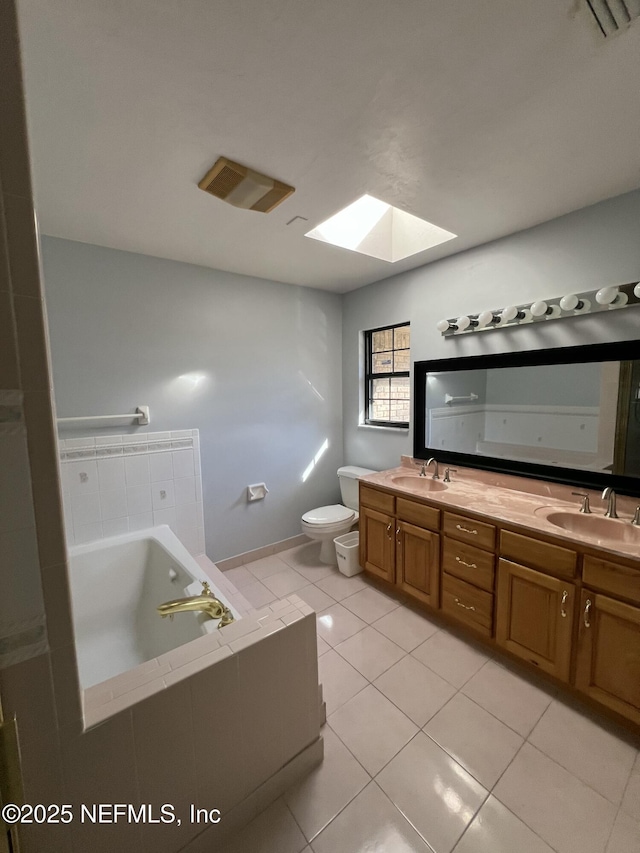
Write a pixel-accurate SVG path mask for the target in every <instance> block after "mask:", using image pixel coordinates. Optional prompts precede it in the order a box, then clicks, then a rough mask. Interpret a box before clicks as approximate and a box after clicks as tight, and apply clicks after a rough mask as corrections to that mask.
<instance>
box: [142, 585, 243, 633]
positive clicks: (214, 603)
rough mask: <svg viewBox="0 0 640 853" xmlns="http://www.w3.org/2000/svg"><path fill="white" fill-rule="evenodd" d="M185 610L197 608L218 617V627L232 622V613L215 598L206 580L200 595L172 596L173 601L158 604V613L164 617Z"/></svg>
mask: <svg viewBox="0 0 640 853" xmlns="http://www.w3.org/2000/svg"><path fill="white" fill-rule="evenodd" d="M187 610H191V611H193V610H197V611H201V612H202V613H206V614H207V616H209V618H210V619H219V620H220V622H219V623H218V628H223V627H224V626H225V625H229V624H230V623H231V622H233V613H232V612H231V611H230V610H229V608H228V607H225V605H224V604H223V603H222V602H221V601H220V599H219V598H216V597H215V595H214V594H213V593H212V592H211V588H210V587H209V584H208V583H207V582H206V581H203V583H202V592H201V593H200V595H192V596H190V597H189V598H174V599H173V601H165V602H164V604H160V605H159V606H158V613H159V614H160V615H161V616H162V618H163V619H164V617H165V616H169V618H171V619H173V615H174V613H182V612H184V611H187Z"/></svg>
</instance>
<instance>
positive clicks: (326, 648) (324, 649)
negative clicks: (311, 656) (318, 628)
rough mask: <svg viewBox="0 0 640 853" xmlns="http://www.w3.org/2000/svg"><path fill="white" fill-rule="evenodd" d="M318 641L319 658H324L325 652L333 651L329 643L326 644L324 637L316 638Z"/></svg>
mask: <svg viewBox="0 0 640 853" xmlns="http://www.w3.org/2000/svg"><path fill="white" fill-rule="evenodd" d="M316 641H317V643H318V657H319V658H320V657H322V655H323V654H324V653H325V652H328V651H329V650H330V649H331V646H330V645H329V643H325V641H324V640H323V639H322V637H316Z"/></svg>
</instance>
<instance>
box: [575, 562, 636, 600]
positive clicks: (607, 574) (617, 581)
mask: <svg viewBox="0 0 640 853" xmlns="http://www.w3.org/2000/svg"><path fill="white" fill-rule="evenodd" d="M582 579H583V581H584V582H585V584H588V585H589V586H592V587H595V589H601V590H604V591H605V592H610V593H612V594H613V595H619V596H620V597H621V598H628V599H630V600H631V601H634V602H635V603H636V604H640V571H638V570H637V569H631V568H628V567H627V566H621V565H619V564H618V563H610V562H609V561H608V560H601V559H600V558H599V557H589V556H585V558H584V563H583V567H582Z"/></svg>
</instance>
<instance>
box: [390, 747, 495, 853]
mask: <svg viewBox="0 0 640 853" xmlns="http://www.w3.org/2000/svg"><path fill="white" fill-rule="evenodd" d="M376 781H377V783H378V784H379V785H380V787H381V788H382V790H383V791H384V792H385V794H386V795H387V796H388V797H389V798H390V799H391V801H392V802H393V803H394V804H395V805H396V806H397V807H398V808H399V809H400V811H401V812H402V813H403V814H404V815H405V816H406V817H407V819H408V820H409V821H410V822H411V823H412V824H413V826H414V827H415V828H416V829H417V830H418V832H419V833H420V835H422V837H423V838H424V839H425V841H427V842H428V843H429V844H430V845H431V847H432V848H433V849H434V851H435V852H436V853H450V851H451V850H452V849H453V847H454V846H455V844H456V842H457V841H458V839H459V838H460V836H461V835H462V833H463V832H464V830H465V829H466V828H467V826H468V825H469V824H470V823H471V821H472V819H473V817H474V815H475V813H476V812H477V811H478V809H479V808H480V806H481V805H482V803H483V801H484V800H485V798H486V796H487V793H488V792H487V791H486V790H485V789H484V788H483V787H482V785H480V784H479V783H478V782H477V781H476V780H475V779H474V778H473V777H472V776H471V775H470V774H469V773H467V772H466V770H465V769H464V768H463V767H461V766H460V765H459V764H458V763H457V762H455V761H454V760H453V758H451V756H449V755H447V753H446V752H445V751H444V750H443V749H440V747H439V746H438V745H437V744H436V743H434V742H433V741H432V740H431V739H430V738H428V737H427V736H426V735H425V734H423V733H422V732H418V734H417V735H416V736H415V737H414V738H413V739H412V740H411V741H410V742H409V743H408V744H407V745H406V746H405V747H404V749H403V750H402V751H401V752H400V753H398V755H396V757H395V758H393V759H392V760H391V761H390V762H389V764H387V766H386V767H385V768H384V769H383V770H382V771H381V772H380V773H379V774H378V776H377V777H376Z"/></svg>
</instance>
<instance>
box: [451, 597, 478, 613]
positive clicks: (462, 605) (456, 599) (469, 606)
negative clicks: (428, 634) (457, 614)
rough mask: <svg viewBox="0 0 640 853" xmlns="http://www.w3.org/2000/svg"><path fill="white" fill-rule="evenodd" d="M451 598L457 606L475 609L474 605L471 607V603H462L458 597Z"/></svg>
mask: <svg viewBox="0 0 640 853" xmlns="http://www.w3.org/2000/svg"><path fill="white" fill-rule="evenodd" d="M453 600H454V601H455V603H456V604H457V605H458V607H462V608H463V609H464V610H474V611H475V607H473V606H472V605H468V604H463V603H462V602H461V601H460V599H459V598H454V599H453Z"/></svg>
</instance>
